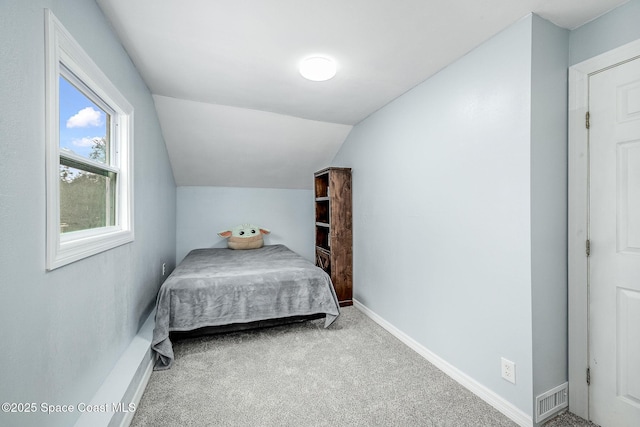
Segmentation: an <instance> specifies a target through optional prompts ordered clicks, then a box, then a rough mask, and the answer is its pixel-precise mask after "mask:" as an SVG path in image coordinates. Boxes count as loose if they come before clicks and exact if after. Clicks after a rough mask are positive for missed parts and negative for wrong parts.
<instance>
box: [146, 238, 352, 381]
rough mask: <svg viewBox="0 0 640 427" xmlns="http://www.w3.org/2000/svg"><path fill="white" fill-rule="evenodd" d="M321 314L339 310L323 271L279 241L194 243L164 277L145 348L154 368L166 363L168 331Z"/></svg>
mask: <svg viewBox="0 0 640 427" xmlns="http://www.w3.org/2000/svg"><path fill="white" fill-rule="evenodd" d="M318 314H323V315H324V316H325V321H324V326H325V328H326V327H328V326H329V325H331V324H332V323H333V322H334V321H335V319H336V318H337V317H338V315H339V314H340V309H339V305H338V298H337V297H336V293H335V290H334V289H333V284H332V283H331V279H330V278H329V276H328V275H327V274H326V273H325V272H324V271H323V270H322V269H320V268H318V267H316V266H315V265H313V264H312V263H311V262H309V261H307V260H306V259H305V258H303V257H302V256H300V255H298V254H297V253H295V252H293V251H291V250H290V249H289V248H287V247H286V246H284V245H269V246H264V247H262V248H260V249H252V250H232V249H226V248H224V249H223V248H212V249H195V250H193V251H191V252H189V254H188V255H187V256H186V257H185V259H184V260H183V261H182V262H181V263H180V265H179V266H178V267H176V269H175V270H174V271H173V273H171V275H170V276H169V277H168V278H167V280H166V281H165V282H164V284H163V285H162V287H161V288H160V291H159V293H158V298H157V301H156V326H155V329H154V331H153V340H152V342H151V348H152V350H153V351H154V352H155V359H156V360H155V366H154V369H155V370H162V369H169V368H170V367H171V365H172V363H173V360H174V355H173V348H172V344H171V340H170V336H169V335H170V332H185V331H193V330H197V329H200V328H206V327H212V326H222V325H233V324H248V323H252V322H258V321H263V320H269V319H283V318H300V316H311V315H316V316H317V315H318Z"/></svg>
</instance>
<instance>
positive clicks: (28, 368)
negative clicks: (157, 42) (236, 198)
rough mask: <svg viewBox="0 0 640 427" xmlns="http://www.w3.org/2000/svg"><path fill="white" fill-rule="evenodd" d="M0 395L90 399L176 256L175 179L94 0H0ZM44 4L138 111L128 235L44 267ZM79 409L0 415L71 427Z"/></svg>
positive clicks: (134, 77)
mask: <svg viewBox="0 0 640 427" xmlns="http://www.w3.org/2000/svg"><path fill="white" fill-rule="evenodd" d="M0 7H1V13H0V57H1V58H2V65H1V66H0V99H1V100H2V102H1V103H0V242H1V243H0V301H1V302H2V309H1V310H0V324H2V328H0V342H1V343H2V344H1V347H2V356H0V360H1V363H0V378H1V380H0V402H35V403H38V404H40V403H49V404H74V405H77V404H78V403H80V402H89V401H90V400H91V398H92V397H93V395H94V393H95V392H96V390H97V389H98V387H99V386H100V385H101V383H102V381H103V380H104V379H105V377H106V376H107V375H108V374H109V372H110V371H111V369H112V368H113V366H114V364H115V363H116V361H117V360H118V358H119V357H120V355H121V354H122V352H123V351H124V349H125V348H127V346H128V345H129V343H130V342H131V340H132V338H133V337H134V335H135V334H136V332H137V330H138V329H139V327H140V326H141V322H142V321H143V320H144V319H146V316H147V315H148V313H149V312H150V310H151V309H152V307H153V304H154V301H155V296H156V293H157V290H158V288H159V286H160V284H161V281H162V278H161V264H162V262H167V264H168V267H169V268H172V267H173V264H174V261H175V247H176V240H175V218H176V216H175V209H176V208H175V206H176V196H175V195H176V188H175V184H174V180H173V174H172V172H171V167H170V165H169V161H168V156H167V152H166V147H165V145H164V141H163V139H162V135H161V132H160V127H159V125H158V121H157V117H156V113H155V109H154V105H153V101H152V99H151V96H150V94H149V92H148V90H147V87H146V85H145V84H144V82H143V81H142V79H141V78H140V76H139V75H138V72H137V70H136V69H135V67H134V66H133V64H132V63H131V62H130V60H129V57H128V56H127V54H126V52H125V51H124V49H123V48H122V46H121V45H120V43H119V41H118V39H117V38H116V37H115V35H114V34H113V33H112V31H111V29H110V27H109V25H108V23H107V22H106V20H105V18H104V17H103V15H102V12H101V11H100V9H99V8H98V6H97V5H96V3H95V2H94V1H92V0H65V1H55V0H31V1H28V2H25V1H21V0H3V1H2V2H0ZM44 8H50V9H51V10H52V11H53V13H54V14H55V15H56V17H57V18H58V19H59V20H60V21H61V22H62V24H63V25H64V26H65V27H66V28H67V30H69V31H70V32H71V34H72V35H73V36H74V37H75V38H76V40H77V41H78V42H79V43H80V45H81V46H82V47H83V48H84V50H85V51H86V52H87V53H88V54H89V56H90V57H91V58H92V59H93V60H94V62H96V64H97V65H98V66H99V67H100V68H101V69H102V70H103V71H104V73H105V74H106V75H107V76H108V77H109V79H110V80H111V81H112V82H113V83H114V84H115V86H116V87H117V88H118V89H119V90H120V92H121V93H122V94H123V95H125V96H126V97H127V99H128V100H129V102H130V103H131V104H132V105H133V107H134V109H135V113H134V114H135V135H134V161H135V164H134V168H135V173H134V179H135V187H134V196H135V202H134V203H135V241H134V242H133V243H130V244H127V245H124V246H120V247H118V248H115V249H113V250H110V251H107V252H103V253H100V254H98V255H95V256H93V257H90V258H87V259H84V260H81V261H78V262H75V263H72V264H69V265H67V266H64V267H61V268H58V269H56V270H54V271H51V272H47V271H46V270H45V214H46V213H45V199H46V196H45V163H44V161H45V155H44V153H45V133H44V132H45V126H44V117H45V110H44V106H45V88H44V81H45V79H44V74H45V68H44V58H45V27H44V22H45V19H44V17H45V14H44ZM78 415H79V414H78V413H77V412H75V413H71V414H69V413H67V414H57V415H48V416H47V415H44V414H42V413H36V414H23V415H21V416H17V415H15V414H5V413H0V424H1V425H21V426H42V425H47V426H68V425H71V424H73V422H74V421H75V419H76V418H77V417H78Z"/></svg>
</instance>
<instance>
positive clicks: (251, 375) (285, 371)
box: [132, 307, 586, 427]
mask: <svg viewBox="0 0 640 427" xmlns="http://www.w3.org/2000/svg"><path fill="white" fill-rule="evenodd" d="M322 322H323V321H322V320H313V321H306V322H302V323H297V324H291V325H284V326H277V327H272V328H263V329H257V330H251V331H244V332H237V333H230V334H224V335H211V336H205V337H199V338H194V339H187V340H181V341H178V342H177V343H174V351H175V354H176V360H175V363H174V365H173V367H172V369H170V370H168V371H159V372H153V374H152V376H151V380H150V381H149V384H148V386H147V389H146V391H145V393H144V396H143V397H142V400H141V402H140V405H139V407H138V409H137V411H136V413H135V417H134V419H133V423H132V426H134V427H140V426H154V427H156V426H265V427H267V426H274V427H275V426H278V427H281V426H296V427H303V426H426V427H464V426H473V427H477V426H492V427H501V426H515V424H514V423H513V422H512V421H510V420H509V419H508V418H506V417H505V416H504V415H502V414H501V413H499V412H498V411H496V410H495V409H493V408H492V407H490V406H489V405H488V404H486V403H485V402H483V401H482V400H481V399H480V398H478V397H476V396H475V395H474V394H472V393H471V392H470V391H468V390H466V389H465V388H463V387H462V386H460V385H459V384H458V383H456V382H455V381H453V380H452V379H450V378H449V377H447V376H446V375H445V374H443V373H442V372H441V371H439V370H438V369H437V368H435V367H434V366H433V365H431V364H430V363H429V362H427V361H426V360H425V359H424V358H422V357H421V356H419V355H418V354H416V353H415V352H414V351H413V350H411V349H410V348H408V347H406V346H405V345H404V344H403V343H401V342H400V341H399V340H397V339H396V338H395V337H393V336H392V335H390V334H389V333H388V332H386V331H385V330H384V329H382V328H381V327H380V326H378V325H377V324H376V323H374V322H373V321H372V320H370V319H369V318H368V317H366V316H365V315H364V314H362V313H361V312H360V311H358V310H357V309H355V308H353V307H347V308H343V309H342V314H341V315H340V317H339V318H338V320H337V321H336V323H334V324H333V325H332V326H331V327H330V328H329V329H323V328H322ZM567 425H578V424H567ZM585 425H586V424H585ZM558 426H559V425H558V424H554V427H558Z"/></svg>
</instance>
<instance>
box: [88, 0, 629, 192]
mask: <svg viewBox="0 0 640 427" xmlns="http://www.w3.org/2000/svg"><path fill="white" fill-rule="evenodd" d="M96 1H97V3H98V4H99V5H100V7H101V8H102V10H103V11H104V13H105V15H106V16H107V18H108V19H109V20H110V22H111V24H112V25H113V27H114V29H115V30H116V32H117V34H118V36H119V37H120V39H121V41H122V44H123V45H124V47H125V48H126V50H127V51H128V53H129V55H130V56H131V59H132V60H133V62H134V64H135V65H136V67H137V68H138V70H139V71H140V73H141V75H142V77H143V79H144V80H145V82H146V83H147V85H148V86H149V89H150V90H151V92H152V93H153V94H154V100H155V103H156V108H157V110H158V116H159V119H160V123H161V126H162V131H163V134H164V138H165V141H166V144H167V148H168V150H169V156H170V159H171V164H172V167H173V171H174V175H175V178H176V183H177V185H180V186H183V185H211V186H245V187H272V188H311V183H312V180H311V177H312V173H313V171H314V170H316V169H320V168H322V167H325V166H327V165H328V164H329V162H330V161H331V159H332V158H333V156H334V155H335V153H336V152H337V150H338V149H339V147H340V145H341V144H342V142H344V139H345V138H346V136H347V135H348V133H349V131H350V129H351V126H352V125H354V124H357V123H358V122H359V121H361V120H362V119H364V118H366V117H367V116H368V115H370V114H371V113H373V112H374V111H376V110H377V109H379V108H381V107H382V106H384V105H385V104H387V103H388V102H390V101H391V100H393V99H394V98H396V97H398V96H399V95H401V94H403V93H404V92H406V91H407V90H409V89H411V88H412V87H413V86H415V85H417V84H418V83H420V82H422V81H424V80H425V79H427V78H428V77H430V76H431V75H433V74H434V73H436V72H437V71H439V70H441V69H442V68H444V67H445V66H447V65H448V64H450V63H451V62H453V61H455V60H456V59H458V58H460V57H461V56H463V55H464V54H465V53H467V52H469V51H470V50H472V49H473V48H474V47H476V46H478V45H479V44H481V43H482V42H483V41H485V40H487V39H488V38H490V37H491V36H493V35H494V34H496V33H498V32H499V31H500V30H502V29H503V28H505V27H507V26H508V25H510V24H512V23H513V22H515V21H517V20H518V19H520V18H522V17H523V16H525V15H527V14H528V13H530V12H534V13H537V14H538V15H540V16H541V17H543V18H546V19H548V20H550V21H551V22H553V23H555V24H556V25H559V26H561V27H564V28H569V29H572V28H576V27H578V26H580V25H582V24H584V23H586V22H588V21H590V20H592V19H594V18H596V17H598V16H600V15H602V14H603V13H605V12H607V11H609V10H611V9H613V8H615V7H617V6H619V5H621V4H623V3H626V1H627V0H518V1H514V0H447V1H440V0H321V1H318V0H316V1H311V0H188V1H184V0H135V1H131V0H96ZM315 53H324V54H327V55H330V56H332V57H333V58H335V60H336V61H337V63H338V74H337V75H336V77H334V78H333V79H331V80H329V81H326V82H312V81H307V80H305V79H303V78H302V77H301V76H300V75H299V73H298V70H297V64H298V62H299V61H300V60H301V59H302V58H304V57H305V56H308V55H310V54H315Z"/></svg>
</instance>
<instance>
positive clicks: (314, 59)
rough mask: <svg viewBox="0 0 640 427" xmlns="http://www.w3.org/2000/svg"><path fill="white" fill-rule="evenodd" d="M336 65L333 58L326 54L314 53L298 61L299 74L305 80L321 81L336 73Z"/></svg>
mask: <svg viewBox="0 0 640 427" xmlns="http://www.w3.org/2000/svg"><path fill="white" fill-rule="evenodd" d="M336 71H337V66H336V63H335V61H334V60H333V59H331V58H327V57H326V56H321V55H314V56H310V57H308V58H305V59H303V60H302V62H301V63H300V74H302V77H304V78H305V79H307V80H312V81H314V82H323V81H325V80H329V79H330V78H332V77H333V76H335V75H336Z"/></svg>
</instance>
